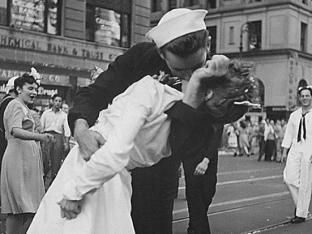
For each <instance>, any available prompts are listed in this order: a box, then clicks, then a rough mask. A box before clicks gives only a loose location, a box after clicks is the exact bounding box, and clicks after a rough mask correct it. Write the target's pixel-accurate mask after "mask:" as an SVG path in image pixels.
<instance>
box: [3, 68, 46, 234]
mask: <svg viewBox="0 0 312 234" xmlns="http://www.w3.org/2000/svg"><path fill="white" fill-rule="evenodd" d="M14 88H15V89H16V91H17V93H18V96H17V97H16V98H15V99H14V100H12V101H11V102H10V103H9V105H8V106H7V108H6V110H5V112H4V117H3V122H4V129H5V136H6V138H7V140H8V146H7V148H6V151H5V153H4V156H3V161H2V170H1V212H2V213H4V214H7V215H8V216H7V220H6V227H7V234H11V233H12V234H16V233H26V231H27V229H28V227H29V225H30V223H31V221H32V218H33V216H34V214H35V213H36V211H37V209H38V206H39V203H40V201H41V199H42V197H43V195H44V184H43V172H42V159H41V156H40V146H39V144H37V143H36V141H49V139H50V138H51V136H50V135H49V134H40V133H35V132H34V126H35V125H34V120H33V118H32V115H31V112H30V110H29V108H28V107H27V105H28V104H32V103H33V101H34V98H35V97H36V95H37V88H38V84H37V83H36V80H35V78H34V77H33V76H31V75H28V74H26V73H25V74H24V75H22V76H21V77H19V78H17V79H16V80H15V81H14Z"/></svg>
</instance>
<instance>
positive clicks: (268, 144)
mask: <svg viewBox="0 0 312 234" xmlns="http://www.w3.org/2000/svg"><path fill="white" fill-rule="evenodd" d="M273 125H274V121H273V120H270V119H267V120H266V124H265V129H264V141H265V147H264V160H265V161H272V158H273V154H274V150H275V131H274V127H273Z"/></svg>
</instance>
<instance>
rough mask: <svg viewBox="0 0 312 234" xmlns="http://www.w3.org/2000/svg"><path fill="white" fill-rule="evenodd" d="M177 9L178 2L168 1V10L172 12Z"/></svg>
mask: <svg viewBox="0 0 312 234" xmlns="http://www.w3.org/2000/svg"><path fill="white" fill-rule="evenodd" d="M176 7H177V0H169V1H168V8H169V10H172V9H174V8H176Z"/></svg>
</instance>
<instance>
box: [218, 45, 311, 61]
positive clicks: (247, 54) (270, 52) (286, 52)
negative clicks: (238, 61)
mask: <svg viewBox="0 0 312 234" xmlns="http://www.w3.org/2000/svg"><path fill="white" fill-rule="evenodd" d="M293 53H297V54H298V57H302V58H306V59H309V60H312V54H310V53H307V52H304V51H300V50H295V49H291V48H283V49H269V50H257V51H244V52H242V53H240V52H230V53H222V54H224V55H226V56H228V57H229V58H240V57H241V58H244V59H246V58H251V57H261V56H274V55H281V54H284V55H289V56H290V55H292V54H293Z"/></svg>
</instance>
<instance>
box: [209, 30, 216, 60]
mask: <svg viewBox="0 0 312 234" xmlns="http://www.w3.org/2000/svg"><path fill="white" fill-rule="evenodd" d="M207 30H208V31H209V36H210V37H211V40H210V53H211V54H212V55H214V54H216V53H217V26H209V27H207Z"/></svg>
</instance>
